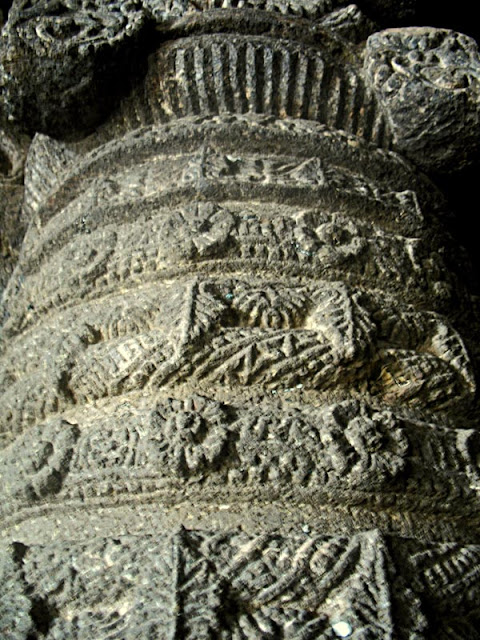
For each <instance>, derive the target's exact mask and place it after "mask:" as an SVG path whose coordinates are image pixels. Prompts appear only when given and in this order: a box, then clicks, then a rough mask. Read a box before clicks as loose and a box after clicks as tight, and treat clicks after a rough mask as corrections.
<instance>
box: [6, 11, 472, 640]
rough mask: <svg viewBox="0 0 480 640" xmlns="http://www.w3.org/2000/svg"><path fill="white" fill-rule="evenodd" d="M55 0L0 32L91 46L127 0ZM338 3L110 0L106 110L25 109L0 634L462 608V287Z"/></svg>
mask: <svg viewBox="0 0 480 640" xmlns="http://www.w3.org/2000/svg"><path fill="white" fill-rule="evenodd" d="M42 1H43V0H42ZM30 4H34V5H35V7H34V8H33V9H34V10H33V9H32V7H30ZM54 4H55V3H51V2H50V3H49V6H48V7H47V9H48V15H47V14H46V15H43V14H42V11H44V6H43V4H42V2H33V3H32V2H31V1H30V0H28V2H27V3H23V4H22V2H17V3H16V6H17V5H18V7H17V9H16V11H17V12H18V15H19V17H20V18H21V20H23V18H25V19H24V21H23V22H22V21H21V20H19V22H18V25H20V26H19V27H18V28H17V27H16V25H13V26H11V27H10V26H9V25H8V24H7V25H5V27H4V31H2V37H3V34H4V33H5V34H6V35H7V36H8V33H9V31H8V30H9V29H10V32H11V34H13V35H14V36H15V38H17V40H19V41H21V42H23V40H22V38H23V35H22V34H23V31H22V30H23V29H26V30H27V27H28V24H29V23H30V22H31V21H32V17H31V14H33V13H35V15H34V17H33V23H32V24H30V27H31V29H30V32H28V30H27V31H26V33H30V34H31V38H32V39H31V43H30V44H31V45H32V47H33V46H34V45H35V43H36V42H37V40H35V38H37V36H38V38H40V36H41V35H42V34H43V36H46V35H48V38H47V37H45V38H44V39H43V40H42V42H38V44H39V46H38V47H37V49H38V52H39V59H40V63H39V67H38V68H41V61H42V59H43V58H42V56H46V57H47V58H48V59H49V56H50V53H49V51H48V46H47V45H46V44H45V42H46V41H47V39H48V41H49V42H52V43H53V44H52V51H57V50H56V49H54V47H58V51H64V52H66V54H69V55H70V54H72V52H73V54H72V55H77V56H78V55H79V54H80V53H81V54H82V55H84V54H85V56H86V57H85V60H86V61H87V62H88V63H89V64H90V63H91V64H92V66H91V67H90V68H89V69H90V70H92V69H94V70H95V71H96V69H95V67H94V65H93V63H94V62H97V59H96V58H95V57H89V56H90V49H89V46H90V45H87V46H84V45H85V41H84V40H82V38H87V39H88V38H91V33H92V32H93V31H94V28H93V26H92V21H97V22H98V23H99V24H98V25H97V26H98V28H99V30H100V31H99V33H100V32H101V33H106V35H103V36H102V37H103V38H104V40H103V44H100V45H98V43H97V41H96V40H94V42H93V44H91V46H92V47H93V51H94V53H95V50H96V49H95V47H97V46H98V47H100V48H101V51H102V52H103V51H105V53H106V52H107V50H108V47H109V46H110V44H111V41H113V40H114V36H113V35H112V33H114V31H112V29H113V27H112V26H111V25H112V24H114V18H116V17H118V16H117V14H115V16H109V17H112V22H111V23H110V22H109V21H108V20H106V18H105V16H106V15H107V14H109V13H110V11H113V9H115V11H116V10H117V4H116V3H115V2H114V3H110V2H104V1H103V0H98V1H97V2H95V3H92V2H89V1H88V0H85V2H83V1H82V2H80V3H78V2H69V3H66V5H68V6H66V5H65V6H63V5H62V7H60V8H59V7H57V5H55V6H53V5H54ZM57 4H58V3H57ZM64 4H65V3H64ZM345 4H346V3H344V2H340V1H338V2H337V1H336V0H335V1H334V2H333V1H331V0H316V2H314V3H312V2H311V0H307V1H306V2H304V0H286V1H285V0H258V2H257V0H200V1H199V2H196V1H194V2H193V3H192V2H183V0H173V2H168V3H166V4H165V3H163V2H157V0H145V1H144V2H123V1H122V0H120V5H121V7H120V8H121V10H122V11H125V12H126V14H125V15H126V18H125V19H126V20H127V22H128V20H130V18H129V17H128V16H129V13H128V12H133V13H134V14H135V16H136V19H138V24H140V25H141V28H142V29H143V28H144V27H145V33H147V32H148V34H149V37H148V45H147V46H146V48H148V49H149V50H150V55H149V57H148V65H149V66H148V69H147V75H146V77H145V80H139V81H138V84H136V85H135V89H134V90H133V91H132V92H131V94H130V95H129V96H128V98H127V99H126V100H125V101H124V102H123V103H122V104H121V105H119V106H118V108H117V111H116V112H115V115H114V116H113V117H112V118H111V119H110V120H109V121H108V123H106V124H105V128H104V129H103V131H100V133H97V132H94V133H91V134H89V136H88V138H86V139H85V140H76V139H75V140H76V141H75V143H66V142H56V141H55V140H54V139H53V138H49V137H48V136H46V135H38V136H36V137H35V140H34V141H33V143H32V145H31V148H30V155H29V157H28V162H27V165H26V171H25V181H26V187H25V209H24V211H25V212H26V213H27V214H28V215H30V214H33V215H32V218H33V223H32V225H31V227H30V229H29V235H28V240H27V241H26V242H25V244H24V249H23V252H22V254H21V255H20V257H19V260H18V264H17V268H16V272H15V277H14V278H12V280H11V281H10V283H9V285H8V287H7V289H6V291H5V295H4V296H3V298H2V305H4V309H5V322H4V326H3V327H2V329H3V330H4V332H5V333H4V336H2V348H1V352H0V387H1V391H0V495H1V496H2V500H1V501H0V515H1V516H2V527H3V528H2V530H1V532H0V533H1V536H2V539H3V540H5V541H7V542H9V545H10V546H8V544H7V545H0V636H2V633H3V634H5V633H6V634H7V635H8V634H9V633H10V631H11V630H12V629H13V632H14V633H13V635H12V637H13V638H14V640H33V639H34V638H36V637H37V635H38V636H42V637H44V636H45V637H49V638H50V637H52V638H56V639H58V640H69V639H70V638H71V639H74V640H92V639H95V640H107V638H112V639H113V638H121V639H122V640H133V638H140V637H142V638H143V637H145V638H162V639H165V640H202V639H205V638H218V639H219V640H225V639H226V638H231V639H233V640H253V639H256V638H270V639H276V638H279V639H280V638H284V639H286V638H291V639H292V640H293V639H296V640H313V639H314V638H319V639H320V638H333V637H351V638H357V637H358V638H360V637H362V638H367V637H368V638H372V639H373V638H375V639H385V640H392V639H393V638H395V639H396V638H398V639H399V640H405V639H406V638H430V637H432V638H433V637H434V636H435V634H437V635H438V633H440V635H441V634H442V633H443V634H444V636H445V637H447V636H448V637H450V636H451V637H452V638H453V637H454V636H455V637H458V638H470V637H472V638H473V637H476V635H475V634H476V633H477V632H478V624H477V622H478V602H479V601H480V569H479V566H478V565H479V563H478V560H479V557H480V546H479V545H478V540H479V535H478V530H479V521H480V515H479V510H478V500H479V491H480V471H479V464H478V451H479V450H480V434H479V432H478V428H477V427H478V424H477V423H478V420H477V418H476V415H477V414H478V411H477V405H478V400H477V395H476V386H475V380H474V371H475V363H474V362H472V359H471V357H470V355H469V353H468V351H467V348H466V346H465V344H464V342H463V340H462V337H461V331H462V328H465V325H466V324H467V322H469V320H470V318H471V317H472V316H473V312H471V310H470V309H471V308H470V306H469V304H470V301H469V297H468V292H467V291H466V290H464V289H462V287H461V286H460V285H459V283H458V279H457V276H456V275H455V274H452V273H451V272H450V271H449V268H448V262H447V259H448V258H447V254H448V251H449V242H450V241H449V239H448V238H446V237H445V236H443V235H442V233H443V232H442V229H441V224H440V220H439V219H438V218H439V217H440V215H441V212H442V207H443V203H442V199H441V194H439V193H438V192H436V191H435V189H434V187H433V185H432V183H430V182H429V180H428V179H427V178H425V176H423V175H421V174H420V172H419V171H418V170H417V167H415V166H413V165H410V164H409V162H408V161H406V160H405V159H404V158H403V157H401V156H400V155H398V154H397V153H386V152H385V151H384V149H385V148H388V147H389V146H390V144H391V136H392V134H391V129H390V126H391V125H390V123H391V122H393V121H392V120H391V113H390V112H389V111H388V110H387V109H386V107H385V105H384V103H383V102H379V100H380V98H379V94H378V92H377V88H375V86H374V84H372V82H371V79H369V77H368V75H367V72H368V69H367V70H366V71H365V70H364V68H363V66H362V65H363V62H364V60H366V62H368V58H367V54H368V46H367V48H365V49H364V48H363V47H362V45H361V43H358V47H357V46H356V45H350V44H348V42H347V41H346V40H344V39H343V38H341V37H338V38H337V37H336V36H335V35H334V34H330V35H329V34H328V31H327V30H326V25H328V24H333V25H334V26H333V27H332V29H333V30H334V32H336V30H337V28H338V30H339V31H342V30H345V31H344V33H347V32H348V36H347V37H350V35H351V33H350V30H352V31H355V32H356V33H357V35H358V34H359V33H362V32H363V29H368V28H369V27H368V21H367V20H364V19H363V18H362V16H361V15H360V11H359V10H358V9H357V8H356V7H355V6H354V7H352V6H348V7H345V6H344V5H345ZM373 4H375V5H376V4H377V3H376V2H374V3H373ZM380 4H381V3H380ZM387 4H394V3H391V2H390V3H387ZM399 4H402V2H399ZM23 5H25V6H23ZM27 5H28V6H29V8H26V7H27ZM93 5H95V7H96V8H95V10H94V9H92V7H93ZM97 5H99V6H100V5H101V7H102V11H103V10H104V11H105V13H101V12H100V11H97V9H98V7H97ZM314 5H315V6H314ZM366 5H368V6H370V5H372V2H370V3H368V2H367V3H366ZM362 6H363V5H362ZM55 7H56V8H55ZM146 7H147V8H148V15H147V13H146V12H147V8H146ZM245 7H248V9H245ZM215 8H218V9H220V8H223V9H226V10H225V11H223V13H222V14H221V15H220V14H219V13H215V11H213V10H212V9H215ZM250 8H252V9H255V8H256V9H258V8H260V9H262V11H260V12H259V11H250ZM332 8H335V9H338V11H336V12H335V14H334V15H332V16H328V17H327V18H326V19H325V20H323V14H324V12H325V11H326V10H327V9H328V10H330V9H332ZM57 9H58V15H55V13H56V12H57ZM60 9H61V10H60ZM264 9H266V10H267V11H271V12H274V13H275V15H269V14H268V13H267V12H266V11H263V10H264ZM115 11H113V12H114V13H115ZM203 11H206V13H205V15H202V12H203ZM22 12H23V13H22ZM25 12H27V13H25ZM77 13H80V16H78V15H77ZM100 13H101V16H100ZM127 14H128V15H127ZM279 14H283V15H282V16H281V15H279ZM309 15H310V16H312V15H314V16H316V17H317V18H319V21H317V22H315V21H314V20H295V17H292V16H309ZM22 16H23V17H22ZM29 16H30V17H29ZM99 16H100V17H99ZM78 17H80V18H81V19H79V20H77V18H78ZM86 18H88V19H86ZM155 19H156V20H157V22H156V24H154V20H155ZM121 20H123V14H122V17H121V19H120V22H121ZM362 20H363V23H362ZM103 21H105V22H108V24H106V25H103ZM44 23H45V24H44ZM84 24H86V25H88V28H87V27H85V29H84V26H83V25H84ZM130 24H133V25H134V27H135V24H136V23H135V22H130ZM67 27H68V29H67ZM77 27H78V29H79V30H80V33H81V34H84V32H85V34H86V35H85V34H84V35H81V36H78V37H77V35H76V33H75V32H76V30H77ZM121 28H123V27H118V29H121ZM136 28H137V27H135V28H133V27H132V29H133V30H131V31H128V29H127V35H128V37H130V36H132V37H133V36H135V34H136V33H139V34H142V33H143V32H142V31H140V27H138V29H139V30H138V31H135V29H136ZM15 29H16V31H15ZM42 29H43V31H42ZM62 29H66V31H65V33H64V35H66V34H68V37H67V35H66V37H65V39H64V40H65V42H64V40H61V39H60V38H58V37H57V30H58V33H60V32H62ZM102 29H103V31H102ZM149 29H150V31H149ZM82 30H83V31H82ZM154 30H155V33H153V32H154ZM399 31H401V30H400V29H396V30H395V31H394V34H393V36H394V44H395V42H396V41H397V40H398V38H399ZM95 33H97V32H96V31H95ZM95 37H96V36H95ZM359 37H361V36H359ZM448 37H449V38H450V36H448ZM119 38H120V39H119V41H118V43H116V44H115V47H117V46H118V51H117V50H115V51H113V52H112V59H113V58H114V57H115V56H114V55H113V53H118V54H119V55H120V54H121V53H122V50H121V46H123V45H121V44H120V43H121V37H120V36H119ZM422 38H423V39H424V40H425V38H424V34H423V35H422ZM352 39H353V37H352ZM60 40H61V41H60ZM13 41H14V38H12V42H13ZM369 41H370V42H371V39H369ZM422 42H423V40H422ZM407 44H411V41H407ZM40 45H41V46H40ZM2 46H3V45H2ZM7 46H8V42H7ZM155 46H157V47H158V48H157V50H156V51H155V52H153V53H152V52H151V49H150V47H155ZM396 46H397V45H396V44H395V47H396ZM422 46H423V45H422ZM62 47H63V48H62ZM75 47H76V48H75ZM138 47H139V48H141V42H140V41H138ZM37 49H36V51H37ZM15 51H16V50H15V49H14V52H15ZM45 51H47V53H44V52H45ZM409 51H410V49H409ZM449 51H450V50H449ZM365 52H367V53H365ZM20 53H21V56H20V57H21V59H22V60H23V59H24V58H23V57H22V56H24V54H25V52H23V51H21V52H20ZM450 53H451V52H450ZM450 53H449V54H448V55H450ZM364 54H365V55H364ZM28 55H30V54H28ZM28 55H27V54H25V56H26V57H25V59H26V60H28ZM95 55H96V54H95ZM102 55H103V54H102ZM408 55H410V54H408ZM92 56H94V54H92ZM382 56H383V54H382V55H381V56H380V57H379V58H378V61H379V64H380V68H379V71H380V73H377V69H376V67H375V68H374V69H371V73H372V74H373V76H372V77H373V79H374V80H375V81H376V79H378V78H381V77H382V73H384V72H385V66H384V65H383V62H384V56H383V57H382ZM413 57H414V58H420V56H413ZM58 59H60V58H59V57H57V58H56V60H58ZM67 59H68V56H67V55H65V58H64V60H62V64H63V62H65V64H67V62H66V61H67ZM49 61H51V60H50V59H49ZM2 64H3V63H2V62H1V61H0V67H1V66H2ZM12 64H13V62H12ZM15 64H16V63H15ZM15 64H13V67H15ZM114 64H115V63H114V62H112V67H113V66H114ZM402 64H403V63H402ZM405 64H406V65H407V67H406V69H409V65H410V63H408V64H407V63H405ZM415 64H416V63H415ZM427 64H428V65H429V64H430V62H429V61H427ZM382 65H383V66H382ZM7 66H8V65H7ZM20 66H21V65H20ZM65 68H69V67H68V65H67V66H66V67H65ZM365 68H366V67H365ZM51 69H52V70H53V66H52V67H51ZM397 69H400V71H399V72H397ZM47 71H48V69H47ZM392 71H395V73H401V75H402V74H403V75H404V76H406V74H404V73H403V71H402V70H401V61H400V58H398V57H395V58H392ZM0 72H1V69H0ZM455 72H456V70H454V71H453V73H455ZM52 73H53V71H52ZM432 73H433V72H432ZM479 73H480V72H479ZM0 75H1V73H0ZM80 75H81V74H80ZM3 76H6V72H5V73H3ZM3 76H2V78H0V81H1V82H3V81H4V80H5V78H4V77H3ZM433 76H434V77H433V80H432V82H431V84H435V82H436V80H437V77H436V75H435V74H434V73H433ZM56 77H57V78H61V76H56ZM452 77H453V76H452ZM365 78H366V80H365ZM450 80H451V78H450ZM463 80H464V79H460V81H459V84H461V82H462V81H463ZM407 81H408V82H409V81H410V80H406V79H405V77H401V78H400V77H397V78H396V82H397V83H398V82H400V83H403V82H407ZM132 82H134V81H133V80H132ZM142 82H143V84H142ZM382 82H383V80H382ZM386 82H388V81H386ZM442 83H443V80H442ZM394 84H395V83H394V82H392V83H389V84H388V85H386V89H387V90H390V89H392V86H393V85H394ZM443 84H448V82H447V83H443ZM382 86H383V85H382ZM74 88H75V87H74ZM370 89H372V92H370ZM443 89H444V87H443V86H442V90H443ZM456 90H458V88H457V89H456ZM460 90H462V88H460ZM63 97H64V96H63ZM59 103H61V101H59ZM40 104H41V101H40ZM380 104H381V105H382V108H381V109H380V107H379V105H380ZM425 104H427V103H426V102H425ZM383 114H387V115H386V116H384V115H383ZM399 115H401V114H399ZM387 118H388V119H387ZM162 123H163V124H162ZM141 125H143V126H141ZM392 126H393V125H392ZM108 127H110V129H108ZM122 127H126V128H127V129H132V130H129V131H127V132H122V133H121V134H120V133H119V129H121V128H122ZM89 131H91V130H89ZM97 136H99V137H97ZM109 136H110V137H109ZM360 138H363V139H360ZM66 139H68V138H67V137H65V140H66ZM72 139H73V138H72ZM105 139H106V140H107V141H105ZM371 143H373V144H371ZM375 145H376V147H377V148H376V147H375ZM7 169H8V167H7V168H6V170H7ZM0 186H1V185H0ZM2 193H3V192H2ZM2 311H3V307H2ZM465 318H468V320H465ZM462 323H463V327H462ZM467 329H468V327H467ZM185 527H186V528H185ZM12 542H13V545H12ZM5 603H6V604H5ZM2 637H3V636H2ZM442 637H443V636H442Z"/></svg>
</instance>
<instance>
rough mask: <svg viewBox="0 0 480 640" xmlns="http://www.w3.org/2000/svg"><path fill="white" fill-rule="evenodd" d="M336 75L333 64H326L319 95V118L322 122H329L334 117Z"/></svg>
mask: <svg viewBox="0 0 480 640" xmlns="http://www.w3.org/2000/svg"><path fill="white" fill-rule="evenodd" d="M334 87H335V75H334V70H333V68H332V66H331V65H327V64H324V68H323V73H322V81H321V84H320V91H319V96H318V110H317V118H316V119H317V120H318V122H321V123H322V124H328V122H329V121H331V119H332V112H331V99H332V98H331V96H332V93H333V92H334V90H335V88H334Z"/></svg>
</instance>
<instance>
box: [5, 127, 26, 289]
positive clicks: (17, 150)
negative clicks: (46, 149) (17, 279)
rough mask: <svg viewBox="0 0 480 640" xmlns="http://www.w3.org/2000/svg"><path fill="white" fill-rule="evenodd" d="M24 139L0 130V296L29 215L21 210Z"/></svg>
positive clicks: (15, 256)
mask: <svg viewBox="0 0 480 640" xmlns="http://www.w3.org/2000/svg"><path fill="white" fill-rule="evenodd" d="M29 142H30V141H29V140H28V138H27V137H26V136H23V135H19V134H18V133H12V132H10V133H7V132H6V131H4V130H2V129H0V200H1V211H0V295H1V293H2V291H3V289H4V287H5V285H6V283H7V280H8V278H9V277H10V275H11V273H12V271H13V268H14V265H15V262H16V260H17V258H18V252H19V249H20V244H21V241H22V238H23V235H24V233H25V231H26V228H27V224H28V220H29V216H28V213H26V212H25V211H22V199H23V184H22V183H23V165H24V162H25V155H26V153H27V148H28V145H29Z"/></svg>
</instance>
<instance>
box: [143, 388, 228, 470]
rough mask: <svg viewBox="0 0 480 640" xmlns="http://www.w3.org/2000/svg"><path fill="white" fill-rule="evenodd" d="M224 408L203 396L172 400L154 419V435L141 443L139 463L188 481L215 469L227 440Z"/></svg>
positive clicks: (162, 406) (156, 413) (159, 407)
mask: <svg viewBox="0 0 480 640" xmlns="http://www.w3.org/2000/svg"><path fill="white" fill-rule="evenodd" d="M227 436H228V433H227V420H226V415H225V412H224V410H223V409H222V406H221V405H220V404H219V403H218V402H215V401H213V400H209V399H207V398H204V397H203V396H200V395H196V394H195V395H193V396H191V397H190V398H187V399H186V400H175V399H169V400H168V401H167V403H165V404H162V405H160V406H158V407H157V408H156V410H155V412H154V413H153V416H152V432H151V434H150V435H149V437H147V438H143V439H142V441H140V442H139V460H141V461H142V463H144V464H148V465H150V466H155V467H162V466H165V467H167V468H168V469H171V470H173V471H174V473H175V475H178V476H181V477H189V476H192V475H195V474H198V473H200V472H202V471H203V470H205V469H206V468H212V467H213V466H214V465H215V464H216V463H217V462H218V461H219V459H220V458H221V456H222V452H223V449H224V446H225V443H226V440H227Z"/></svg>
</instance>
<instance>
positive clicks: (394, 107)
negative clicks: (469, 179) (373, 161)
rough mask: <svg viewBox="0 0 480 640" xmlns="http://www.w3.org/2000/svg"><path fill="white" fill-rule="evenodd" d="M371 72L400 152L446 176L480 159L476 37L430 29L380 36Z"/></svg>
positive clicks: (372, 50) (368, 61) (369, 53)
mask: <svg viewBox="0 0 480 640" xmlns="http://www.w3.org/2000/svg"><path fill="white" fill-rule="evenodd" d="M365 70H366V74H367V76H366V77H367V82H368V84H369V85H370V86H371V87H372V88H373V89H374V90H375V92H376V93H377V95H378V97H379V100H380V104H381V105H382V108H383V110H384V112H385V113H386V115H387V118H388V123H389V125H390V127H391V131H392V134H393V139H394V144H395V148H396V149H397V150H399V151H401V152H402V153H405V154H406V155H407V156H408V157H410V158H411V159H412V160H413V161H414V162H416V163H417V164H419V165H421V166H422V167H423V168H424V169H428V170H429V171H440V172H441V171H458V170H459V169H461V168H463V167H464V166H465V164H467V163H468V162H471V161H472V159H473V158H475V156H477V155H478V150H479V140H480V106H479V104H480V56H479V53H478V48H477V45H476V43H475V41H474V40H473V39H472V38H469V37H468V36H465V35H463V34H460V33H455V32H453V31H448V30H446V29H430V28H426V27H411V28H408V29H405V28H403V29H389V30H386V31H382V32H380V33H375V34H373V35H372V36H370V38H369V39H368V41H367V49H366V57H365Z"/></svg>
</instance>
